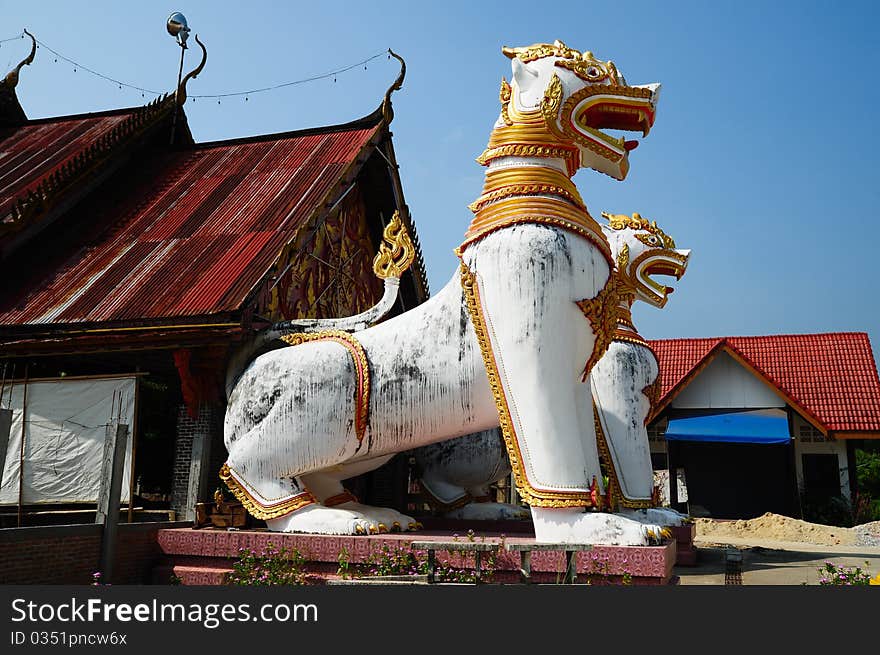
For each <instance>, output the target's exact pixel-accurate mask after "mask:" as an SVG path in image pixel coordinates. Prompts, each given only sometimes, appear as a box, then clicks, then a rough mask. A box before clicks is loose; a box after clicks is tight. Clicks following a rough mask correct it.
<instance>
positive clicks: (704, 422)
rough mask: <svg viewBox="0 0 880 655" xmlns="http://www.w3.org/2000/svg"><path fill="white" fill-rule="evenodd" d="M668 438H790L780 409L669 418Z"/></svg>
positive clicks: (726, 440) (730, 440)
mask: <svg viewBox="0 0 880 655" xmlns="http://www.w3.org/2000/svg"><path fill="white" fill-rule="evenodd" d="M666 439H667V440H668V441H704V442H706V441H714V442H723V443H755V444H781V443H788V442H789V440H790V439H791V437H790V435H789V432H788V418H787V417H786V415H785V413H784V412H782V411H780V410H770V411H768V410H757V411H749V412H722V413H718V414H707V415H703V416H692V417H688V418H675V419H670V420H669V427H667V428H666Z"/></svg>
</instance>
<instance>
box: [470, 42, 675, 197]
mask: <svg viewBox="0 0 880 655" xmlns="http://www.w3.org/2000/svg"><path fill="white" fill-rule="evenodd" d="M502 52H503V53H504V54H505V55H506V56H507V57H509V58H510V59H511V65H512V69H513V76H512V80H511V83H508V82H507V80H502V82H501V93H500V100H501V107H502V108H501V116H500V117H499V119H498V122H497V123H496V124H495V128H494V129H493V131H492V136H491V137H490V141H489V146H488V148H487V149H486V151H485V152H483V154H482V155H481V156H480V158H479V159H478V160H477V161H478V162H480V163H481V164H484V165H487V164H488V163H489V162H490V161H492V160H493V159H496V158H498V157H504V156H514V157H516V156H533V157H534V156H538V157H558V158H561V159H563V160H565V161H566V163H567V165H568V171H569V174H570V175H573V174H574V172H575V171H577V170H578V169H579V168H592V169H594V170H597V171H599V172H601V173H606V174H607V175H610V176H611V177H613V178H615V179H618V180H623V179H624V178H625V177H626V175H627V173H628V171H629V160H628V156H629V152H630V151H631V150H633V149H634V148H635V147H636V146H637V145H638V142H637V141H625V140H624V139H623V138H621V137H616V136H612V135H610V134H607V133H605V132H603V131H602V130H607V129H614V130H627V131H640V132H642V134H643V135H645V136H647V134H648V132H649V131H650V129H651V126H652V125H653V124H654V116H655V114H656V109H657V101H658V98H659V89H660V85H659V84H649V85H645V86H629V85H628V84H627V83H626V80H625V79H624V77H623V75H622V74H621V73H620V71H619V70H618V69H617V67H616V66H615V65H614V62H611V61H602V60H600V59H597V58H596V57H595V56H594V55H593V53H592V52H589V51H584V52H580V51H578V50H573V49H572V48H569V47H568V46H566V45H565V44H564V43H562V42H561V41H555V42H553V43H552V44H548V43H538V44H535V45H530V46H527V47H524V48H508V47H504V48H503V49H502Z"/></svg>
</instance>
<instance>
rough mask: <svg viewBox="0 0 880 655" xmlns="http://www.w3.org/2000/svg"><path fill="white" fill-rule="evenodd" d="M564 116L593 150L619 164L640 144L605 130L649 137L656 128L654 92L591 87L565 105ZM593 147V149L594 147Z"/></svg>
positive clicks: (614, 87)
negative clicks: (600, 150) (654, 127)
mask: <svg viewBox="0 0 880 655" xmlns="http://www.w3.org/2000/svg"><path fill="white" fill-rule="evenodd" d="M568 109H570V110H571V111H570V112H567V111H565V112H563V116H565V115H567V116H570V117H571V119H570V120H571V123H570V128H571V129H572V130H574V131H575V132H576V133H577V134H578V135H579V136H580V137H581V138H582V139H586V140H587V141H588V143H587V144H586V145H588V147H590V148H591V149H593V150H597V149H600V148H601V149H603V150H606V151H608V152H607V153H601V152H600V154H603V155H604V156H606V157H608V158H609V159H613V160H619V159H621V158H623V157H624V156H626V153H627V152H628V151H630V150H633V149H634V148H635V147H636V146H637V145H638V142H637V141H625V140H624V139H623V137H615V136H612V135H610V134H606V133H605V132H603V131H602V130H607V129H611V130H625V131H628V132H641V133H642V135H643V136H648V133H649V132H650V131H651V127H652V126H653V125H654V115H655V107H654V92H653V90H651V89H650V88H646V87H628V86H626V87H624V86H591V87H586V88H584V89H582V90H581V91H580V92H578V93H576V94H575V95H573V96H572V97H571V98H569V99H568V101H566V110H568ZM591 144H592V145H591Z"/></svg>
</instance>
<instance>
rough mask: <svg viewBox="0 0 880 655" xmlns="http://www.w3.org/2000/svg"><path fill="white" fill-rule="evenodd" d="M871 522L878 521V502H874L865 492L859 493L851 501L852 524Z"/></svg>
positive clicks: (879, 515) (879, 518) (879, 513)
mask: <svg viewBox="0 0 880 655" xmlns="http://www.w3.org/2000/svg"><path fill="white" fill-rule="evenodd" d="M871 521H880V500H874V498H873V497H872V496H871V494H870V493H868V492H867V491H865V492H861V491H860V492H858V493H856V497H855V500H854V501H853V523H854V524H855V525H861V524H862V523H870V522H871Z"/></svg>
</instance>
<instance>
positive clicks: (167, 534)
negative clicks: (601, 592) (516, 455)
mask: <svg viewBox="0 0 880 655" xmlns="http://www.w3.org/2000/svg"><path fill="white" fill-rule="evenodd" d="M158 541H159V548H160V550H161V552H162V559H161V561H160V562H159V563H158V564H157V566H156V567H155V569H154V571H153V582H154V583H155V584H168V583H169V580H170V579H171V576H172V575H174V576H176V577H177V578H179V579H180V580H181V581H182V583H183V584H187V585H219V584H223V579H224V576H225V575H226V573H227V572H229V571H231V570H232V564H233V562H234V561H235V559H236V558H237V557H238V554H239V550H240V549H242V548H247V549H250V550H251V551H254V552H263V551H264V550H265V549H266V547H267V546H268V544H269V543H271V544H273V545H274V546H275V547H277V548H279V549H281V548H296V549H297V550H298V551H299V552H300V553H302V554H303V555H304V556H305V558H306V559H307V560H308V571H309V573H310V574H312V576H313V577H314V579H315V581H316V582H318V583H320V582H322V581H323V582H326V581H327V580H333V579H336V578H337V577H338V574H337V570H338V567H339V559H340V558H339V556H340V553H343V552H345V553H347V558H348V562H349V567H350V568H352V569H354V568H355V567H356V566H357V565H358V564H365V563H367V561H368V559H369V557H370V555H371V554H372V555H376V556H378V555H380V554H381V553H382V551H383V549H385V550H386V551H389V552H402V551H406V552H409V551H410V550H411V546H410V545H411V544H412V542H414V541H417V542H431V541H435V542H449V541H455V542H461V543H462V544H464V543H467V542H473V543H480V544H484V543H485V544H497V546H498V549H497V554H496V555H495V556H494V560H495V561H494V564H490V563H489V561H490V560H489V557H488V555H487V554H485V553H484V554H483V557H482V571H483V579H484V581H485V582H487V583H501V584H518V583H520V582H521V580H522V577H521V572H520V568H521V556H520V552H518V550H508V549H507V546H509V545H514V546H515V548H517V549H522V548H523V547H527V546H529V545H535V540H534V538H533V537H528V536H523V535H517V536H502V534H501V533H499V532H488V531H479V532H478V531H476V530H474V535H473V536H469V535H467V534H466V533H452V532H446V531H437V530H423V531H420V532H407V533H395V534H382V535H368V536H358V537H347V536H346V537H341V536H330V535H303V534H285V533H279V532H269V531H266V530H262V531H259V530H234V531H228V530H220V529H212V528H206V529H202V530H192V529H189V528H178V529H169V530H160V531H159V535H158ZM545 548H546V546H545V545H536V548H535V549H534V550H533V552H532V554H531V558H530V572H529V573H530V575H529V577H530V581H531V583H533V584H535V583H537V584H553V583H560V582H562V581H563V580H564V578H565V574H566V554H565V550H564V549H563V548H562V547H561V546H560V549H559V550H555V549H554V550H546V549H545ZM343 549H344V551H343ZM435 555H436V559H437V563H438V564H449V565H452V566H455V567H456V568H459V569H465V570H472V571H473V570H474V569H475V566H474V557H473V555H472V554H468V553H461V552H453V553H447V552H445V551H444V550H442V546H438V549H437V550H436V552H435ZM675 558H676V543H675V541H673V540H670V541H668V542H667V543H665V544H663V545H661V546H593V547H592V548H591V549H590V550H586V551H579V552H575V553H574V558H573V562H572V563H573V566H574V567H575V568H574V570H575V571H576V582H577V584H583V583H590V584H621V583H623V582H628V583H632V584H634V585H664V584H674V583H675V582H676V578H675V577H674V576H673V575H672V567H673V566H674V564H675Z"/></svg>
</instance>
